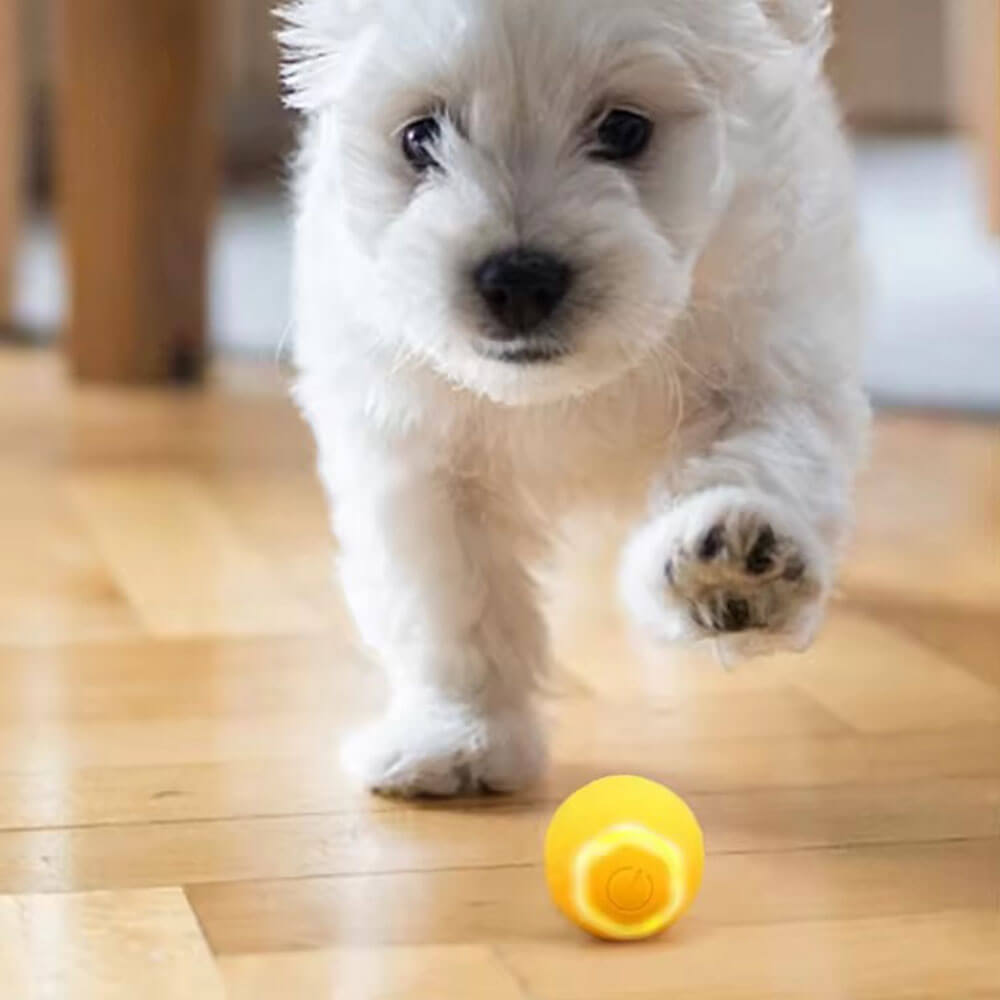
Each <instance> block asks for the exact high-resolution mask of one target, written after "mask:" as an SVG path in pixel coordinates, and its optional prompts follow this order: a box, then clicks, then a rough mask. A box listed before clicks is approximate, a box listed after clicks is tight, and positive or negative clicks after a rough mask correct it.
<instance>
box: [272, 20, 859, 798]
mask: <svg viewBox="0 0 1000 1000" xmlns="http://www.w3.org/2000/svg"><path fill="white" fill-rule="evenodd" d="M825 7H826V5H825V4H823V3H821V2H820V0H719V2H712V3H709V2H706V0H419V2H416V0H299V2H297V3H294V4H292V5H291V6H290V7H287V8H286V9H285V11H284V17H285V19H286V22H287V30H286V32H285V42H286V45H287V47H288V50H289V64H288V67H287V81H288V85H289V93H290V95H291V96H290V99H291V101H292V103H293V104H295V105H296V106H297V107H299V108H300V109H302V110H303V111H304V112H305V113H306V116H307V127H306V128H305V130H304V136H303V146H302V152H301V155H300V158H299V160H298V163H297V208H298V216H297V249H296V260H295V278H296V306H295V309H296V316H295V327H296V339H297V364H298V366H299V370H300V373H301V378H300V381H299V383H298V398H299V400H300V402H301V405H302V408H303V409H304V411H305V413H306V415H307V417H308V419H309V421H310V422H311V424H312V426H313V428H314V430H315V433H316V437H317V439H318V442H319V450H320V468H321V471H322V476H323V480H324V482H325V485H326V487H327V488H328V490H329V493H330V497H331V500H332V505H333V513H334V523H335V528H336V532H337V534H338V537H339V540H340V543H341V560H340V565H341V570H342V574H343V582H344V587H345V590H346V594H347V598H348V600H349V603H350V607H351V609H352V611H353V614H354V617H355V618H356V620H357V624H358V627H359V629H360V632H361V635H362V637H363V639H364V640H365V642H366V643H367V645H368V646H369V647H370V648H371V649H372V650H373V652H374V654H375V655H376V656H377V658H378V659H379V661H380V662H381V663H382V664H383V666H384V668H385V670H386V671H387V673H388V676H389V679H390V682H391V690H392V697H391V703H390V705H389V708H388V710H387V713H386V715H385V717H384V719H383V720H382V721H381V722H379V723H378V724H377V725H376V726H375V727H374V728H372V729H370V730H368V731H366V732H364V733H363V734H362V735H360V736H358V737H355V738H354V739H353V740H351V741H349V743H348V746H347V751H346V754H345V760H346V761H347V763H348V765H349V766H350V767H351V768H352V769H353V770H355V771H356V772H358V773H359V774H360V775H361V776H362V777H363V779H364V780H365V781H366V782H367V783H368V784H369V786H370V787H372V788H374V789H377V790H380V791H383V792H387V793H391V794H401V795H418V794H430V795H452V794H458V793H464V792H469V791H476V790H485V789H491V790H502V791H507V790H512V789H516V788H518V787H521V786H522V785H524V784H525V783H526V782H529V781H531V780H532V779H534V778H535V777H536V776H537V775H538V773H539V771H540V769H541V767H542V764H543V760H544V741H543V737H542V735H541V733H540V731H539V725H538V721H537V717H536V709H535V705H534V702H535V698H536V692H537V690H538V686H539V685H538V681H539V679H540V677H541V676H542V674H543V673H544V671H545V669H546V657H547V649H546V634H545V626H544V623H543V620H542V617H541V614H540V612H539V609H538V604H537V601H536V594H535V592H534V585H533V579H532V576H531V567H532V565H533V563H534V561H535V560H537V559H538V558H539V557H540V556H542V555H543V554H544V551H545V546H546V540H547V539H549V538H551V537H552V536H553V534H554V529H555V526H556V524H557V522H558V519H559V518H560V517H561V516H563V515H564V514H565V513H566V512H567V511H569V510H570V509H571V508H573V507H574V506H579V505H580V504H582V503H585V504H588V505H593V504H614V505H616V506H617V507H619V508H621V509H624V510H626V511H630V510H631V511H634V516H635V519H636V528H635V532H634V535H633V537H632V540H631V542H630V543H629V544H628V546H627V548H626V551H625V553H624V558H623V561H622V568H621V593H622V595H623V598H624V600H625V602H626V604H627V605H628V607H629V608H630V610H631V611H632V612H633V613H634V615H635V617H636V618H637V620H638V621H639V622H640V623H642V624H644V625H645V626H647V627H648V628H650V629H651V630H652V631H653V632H654V633H656V634H658V635H659V636H661V637H663V638H665V639H668V640H693V639H699V638H711V639H714V640H715V641H716V643H717V645H718V646H719V647H720V648H721V651H722V653H723V655H724V656H727V657H738V656H743V655H747V654H751V653H757V652H766V651H769V650H773V649H776V648H781V647H794V648H802V647H804V646H805V645H807V644H808V643H809V642H810V641H811V639H812V638H813V636H814V635H815V633H816V630H817V628H818V625H819V623H820V620H821V617H822V614H823V607H824V603H825V601H826V599H827V596H828V594H829V592H830V588H831V583H832V580H833V576H834V571H835V564H836V561H837V554H838V548H839V546H840V543H841V542H842V540H843V537H844V534H845V530H846V528H847V525H848V521H849V516H850V490H851V484H852V478H853V474H854V470H855V466H856V464H857V462H858V459H859V456H860V453H861V452H862V449H863V441H864V436H865V429H866V426H867V420H868V409H867V406H866V403H865V400H864V397H863V394H862V392H861V390H860V387H859V378H858V353H859V352H858V340H859V337H858V329H859V310H858V298H859V296H858V286H859V281H858V266H857V259H856V248H855V230H854V220H853V213H852V191H851V181H850V169H849V163H848V154H847V151H846V147H845V143H844V140H843V137H842V134H841V130H840V127H839V122H838V116H837V112H836V110H835V107H834V102H833V100H832V99H831V96H830V92H829V89H828V87H827V85H826V83H825V82H824V81H823V79H822V75H821V62H822V57H823V54H824V50H825V41H826V19H827V11H826V9H825Z"/></svg>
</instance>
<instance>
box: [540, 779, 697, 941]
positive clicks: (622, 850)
mask: <svg viewBox="0 0 1000 1000" xmlns="http://www.w3.org/2000/svg"><path fill="white" fill-rule="evenodd" d="M704 868H705V842H704V838H703V836H702V832H701V827H700V826H699V825H698V821H697V819H695V816H694V813H693V812H691V810H690V809H689V808H688V806H687V804H686V803H685V802H684V800H683V799H681V798H680V797H679V796H677V795H675V794H674V793H673V792H671V791H670V790H669V789H667V788H664V787H663V785H658V784H657V783H656V782H655V781H647V780H646V779H645V778H635V777H629V776H619V777H613V778H602V779H601V780H600V781H595V782H593V783H592V784H590V785H587V786H585V787H584V788H581V789H580V790H579V791H578V792H575V793H574V794H573V795H571V796H570V797H569V798H568V799H567V800H566V801H565V802H564V803H563V804H562V805H561V806H560V807H559V809H558V810H557V811H556V814H555V816H553V817H552V822H551V823H550V824H549V830H548V833H547V834H546V837H545V875H546V878H547V880H548V884H549V891H550V892H551V893H552V899H553V900H554V901H555V904H556V906H558V907H559V909H560V910H562V912H563V913H565V914H566V916H567V917H569V919H570V920H572V921H573V923H575V924H578V925H579V926H580V927H582V928H583V929H584V930H586V931H589V932H590V933H591V934H594V935H596V936H597V937H601V938H606V939H608V940H611V941H638V940H640V939H642V938H648V937H652V936H653V935H655V934H659V933H661V932H662V931H664V930H666V929H667V928H668V927H669V926H670V925H671V924H673V923H676V922H677V920H679V919H680V918H681V917H682V916H683V915H684V913H685V912H686V911H687V909H688V907H690V905H691V904H692V903H693V902H694V899H695V896H697V895H698V890H699V889H700V888H701V879H702V873H703V871H704Z"/></svg>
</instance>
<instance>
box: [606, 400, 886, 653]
mask: <svg viewBox="0 0 1000 1000" xmlns="http://www.w3.org/2000/svg"><path fill="white" fill-rule="evenodd" d="M866 427H867V405H866V403H865V402H864V400H863V399H862V398H861V395H860V393H855V392H853V391H847V392H845V394H844V399H843V402H842V405H841V406H839V407H832V408H830V409H828V410H827V411H826V412H825V413H821V412H818V411H817V410H816V409H813V408H811V407H809V406H807V405H803V404H797V405H786V406H781V407H776V408H773V409H772V410H770V411H769V412H766V413H764V414H762V415H760V416H759V417H758V419H756V420H754V421H748V422H747V423H746V424H744V425H742V426H739V427H737V428H735V429H734V430H732V431H731V432H730V433H729V434H727V435H726V436H725V437H723V438H722V439H721V440H719V441H717V442H715V443H714V444H713V445H712V446H711V447H709V448H707V449H705V450H704V451H702V452H701V453H698V454H693V455H689V456H687V457H686V458H684V459H681V461H680V462H679V463H678V464H677V466H676V467H675V468H674V469H673V470H672V471H671V472H670V474H668V475H667V476H666V477H665V484H664V487H665V488H664V492H665V494H666V496H665V497H661V498H660V501H659V502H658V503H657V505H656V506H657V512H656V513H655V514H654V515H653V516H652V517H651V518H650V519H649V520H648V521H647V522H646V523H645V524H643V525H642V526H641V527H640V529H639V530H638V531H637V532H636V533H635V535H634V536H633V538H632V540H631V541H630V543H629V545H628V546H627V548H626V551H625V556H624V560H623V563H622V575H621V590H622V593H623V596H624V598H625V601H626V603H627V604H628V605H629V607H630V610H631V611H632V613H633V615H634V616H635V617H636V619H637V620H638V621H639V622H640V623H641V624H643V625H644V626H646V627H647V628H648V629H650V630H651V631H652V632H654V633H655V634H657V635H658V636H659V637H661V638H664V639H667V640H672V641H684V640H691V639H700V638H712V639H715V640H716V641H717V648H718V650H719V652H720V654H721V656H722V658H723V659H724V660H727V661H728V660H732V659H739V658H742V657H745V656H748V655H755V654H759V653H768V652H773V651H775V650H777V649H781V648H794V649H802V648H805V647H806V646H808V645H809V644H810V643H811V642H812V640H813V638H814V637H815V635H816V632H817V631H818V628H819V626H820V624H821V622H822V617H823V612H824V609H825V605H826V601H827V598H828V596H829V593H830V590H831V587H832V584H833V577H834V573H835V569H836V563H837V556H838V550H839V546H840V544H841V542H842V540H843V538H844V536H845V534H846V531H847V528H848V526H849V521H850V512H851V504H850V492H851V485H852V482H853V474H854V470H855V466H856V463H857V460H858V457H859V455H860V453H861V451H862V442H863V440H864V436H865V430H866Z"/></svg>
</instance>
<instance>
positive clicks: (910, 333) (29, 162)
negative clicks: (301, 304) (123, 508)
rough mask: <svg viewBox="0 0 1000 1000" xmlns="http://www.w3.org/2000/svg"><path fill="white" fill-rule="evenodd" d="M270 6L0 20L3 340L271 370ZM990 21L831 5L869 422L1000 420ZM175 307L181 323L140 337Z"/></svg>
mask: <svg viewBox="0 0 1000 1000" xmlns="http://www.w3.org/2000/svg"><path fill="white" fill-rule="evenodd" d="M272 5H273V4H272V2H271V0H213V2H206V0H177V2H176V3H174V4H172V5H163V4H149V5H146V4H128V3H125V4H123V3H122V2H121V0H64V2H63V3H62V4H60V3H59V2H57V0H0V11H2V12H3V13H0V22H2V23H3V27H2V29H0V36H2V38H3V41H0V46H3V48H4V49H6V52H4V53H0V55H2V56H3V58H0V81H3V83H2V85H0V89H2V90H5V91H6V97H3V98H0V126H2V128H0V178H5V179H6V180H5V181H4V183H2V184H0V188H3V190H4V192H5V194H4V195H3V196H2V197H0V200H3V201H4V202H5V203H6V204H5V205H4V206H2V207H0V317H2V318H3V319H6V320H7V323H6V324H5V326H4V332H5V335H6V336H7V337H13V338H17V339H20V340H28V341H33V342H39V343H47V342H52V341H56V340H58V339H59V338H60V337H61V336H62V335H63V333H64V332H65V331H67V329H68V330H69V333H68V334H67V338H66V339H67V341H68V344H69V348H70V353H71V357H75V358H76V364H75V367H76V369H77V371H78V374H81V375H83V376H85V377H91V378H98V379H112V380H114V379H122V380H133V379H148V378H157V377H162V376H164V375H169V374H173V375H182V376H184V375H190V374H193V373H195V372H196V371H197V370H198V367H199V364H200V361H201V358H202V355H203V344H204V343H205V341H207V342H208V344H209V345H210V348H211V352H212V353H215V354H219V353H223V352H236V353H238V354H240V355H253V356H260V357H264V358H273V357H274V356H275V354H276V352H277V351H278V348H279V345H280V344H281V342H282V339H283V336H284V334H285V332H286V329H287V317H288V297H289V281H288V270H289V268H288V245H289V233H288V219H287V211H286V205H285V197H284V191H283V184H284V179H285V168H284V163H285V159H286V156H287V153H288V151H289V148H290V144H291V141H292V137H293V131H294V122H293V120H292V119H291V116H290V115H289V114H287V113H286V112H285V111H283V109H282V107H281V103H280V99H279V88H278V83H277V79H278V70H277V62H278V53H277V49H276V45H275V42H274V40H273V29H274V20H273V16H272V14H271V10H270V8H271V7H272ZM129 7H132V8H136V10H134V11H132V12H130V13H128V14H127V15H126V14H123V13H122V11H123V10H127V9H128V8H129ZM163 7H166V8H169V9H168V10H166V11H160V12H157V11H156V10H155V8H163ZM60 8H62V15H61V22H60ZM144 8H148V9H146V10H144ZM998 19H1000V18H998V14H997V3H996V2H995V0H838V3H837V23H838V32H839V35H838V43H837V46H836V48H835V50H834V52H833V54H832V56H831V60H830V72H831V75H832V77H833V79H834V81H835V83H836V86H837V89H838V90H839V92H840V94H841V97H842V100H843V105H844V108H845V112H846V114H847V117H848V120H849V122H850V124H851V127H852V129H853V130H854V132H855V134H856V137H857V142H856V147H857V161H858V169H859V179H860V192H861V204H862V214H863V224H864V233H865V241H866V245H867V249H868V254H869V257H870V260H871V263H872V271H873V289H872V312H871V322H872V330H871V338H870V341H869V345H870V346H869V351H868V378H869V382H870V385H871V388H872V391H873V392H874V394H875V396H876V398H877V399H879V400H880V401H882V402H886V403H902V404H908V405H917V406H940V407H946V408H959V409H976V410H996V409H997V408H1000V239H998V236H997V233H998V230H1000V138H998V133H1000V110H998V105H1000V97H998V94H1000V55H998V50H1000V26H998V23H997V22H998ZM157 74H159V78H157ZM95 76H96V77H97V80H96V82H95V79H94V78H95ZM151 76H152V77H153V78H154V79H153V81H152V82H150V77H151ZM4 78H6V79H5V80H4ZM81 81H83V82H81ZM133 92H134V93H133ZM133 98H134V99H133ZM171 109H172V110H171ZM192 119H196V120H197V125H196V126H192V125H191V121H192ZM60 122H62V123H63V124H62V125H60ZM105 129H107V130H108V134H107V135H106V136H105V139H104V140H103V141H96V142H95V138H96V137H97V135H98V131H99V130H105ZM157 129H159V132H156V131H155V130H157ZM112 133H114V134H112ZM95 145H96V146H101V147H103V148H102V150H101V151H98V152H95ZM102 157H104V158H105V159H106V162H104V163H103V164H102ZM171 157H174V159H175V160H176V162H175V163H173V165H172V166H171V165H169V164H167V165H164V164H160V163H159V161H160V160H162V159H166V160H167V161H169V160H170V158H171ZM157 185H160V188H159V189H157ZM136 187H139V188H141V189H142V190H140V191H138V192H135V191H132V190H131V189H132V188H136ZM60 194H61V195H62V197H59V195H60ZM123 202H127V204H125V205H123V204H122V203H123ZM60 206H62V207H61V208H60ZM151 215H152V216H156V215H159V216H160V218H159V219H157V218H150V216H151ZM165 215H166V216H171V217H167V218H163V216H165ZM205 227H207V234H208V241H207V251H205V252H206V253H207V259H206V260H205V261H204V262H203V261H202V257H201V253H202V243H203V242H204V240H203V239H202V236H203V231H204V228H205ZM991 233H992V235H991ZM164 255H168V256H169V257H170V258H176V260H174V259H168V260H164V259H163V258H164ZM95 256H96V257H97V258H98V259H95ZM137 257H139V258H144V259H145V260H142V259H140V260H137V259H136V258H137ZM119 258H121V259H119ZM202 264H204V270H205V271H206V272H207V274H208V281H207V284H206V285H205V286H204V288H203V289H202V288H200V287H199V284H198V282H199V276H198V274H197V273H195V272H196V269H198V268H200V267H202ZM165 270H166V271H168V272H170V273H169V274H168V275H167V276H166V277H165V276H164V273H163V272H164V271H165ZM129 285H132V286H136V287H138V288H140V289H141V291H134V290H133V291H127V286H129ZM70 287H74V288H76V295H77V297H76V298H75V299H73V298H72V297H71V295H70V292H69V289H70ZM129 295H133V296H137V297H138V299H139V300H140V301H138V302H136V301H133V302H132V303H131V305H129V304H128V303H126V304H125V305H122V306H121V310H123V311H119V312H115V311H114V308H113V307H109V306H108V303H107V299H108V297H109V296H118V297H125V298H127V297H128V296H129ZM158 299H160V300H163V301H158ZM102 300H103V301H102ZM71 302H73V303H74V306H75V308H74V306H71ZM5 303H6V304H5ZM109 308H110V313H109ZM172 310H173V311H177V312H179V315H178V316H174V317H173V318H172V319H171V322H172V323H173V327H171V328H170V329H166V328H163V329H159V330H158V331H157V330H155V329H154V330H152V332H151V328H155V327H156V325H157V323H158V322H160V320H161V319H162V316H163V313H164V312H165V311H166V312H170V311H172ZM201 313H205V314H206V315H207V331H206V332H204V333H203V332H202V330H201V329H200V328H199V324H200V315H201ZM71 316H72V323H71V324H69V326H68V322H69V320H70V317H71ZM150 316H152V319H150ZM130 325H132V326H135V327H136V328H138V327H143V328H145V332H144V333H143V334H142V336H145V337H147V338H151V339H153V340H156V339H157V338H160V339H161V340H162V341H164V342H169V344H167V346H163V344H161V345H160V346H161V349H160V351H159V354H158V355H157V356H156V357H150V356H149V355H148V352H147V356H146V357H144V358H143V357H140V356H137V353H136V352H137V350H138V353H139V355H141V354H142V350H141V349H136V348H135V347H132V348H129V347H128V346H127V345H125V346H124V347H122V348H121V350H123V351H124V353H125V355H126V356H125V357H121V356H119V357H118V358H117V359H116V358H114V357H113V356H112V355H113V354H114V351H115V349H114V348H113V346H112V347H109V346H107V345H106V341H107V339H108V338H109V337H110V338H111V339H112V340H114V339H115V337H116V336H118V337H119V338H120V340H121V341H122V342H123V343H124V341H125V339H126V338H128V337H129V336H133V334H130V333H129V332H128V328H129V327H130ZM168 325H169V324H168ZM109 326H114V327H115V328H116V330H117V331H118V333H117V334H115V333H112V334H108V333H107V330H106V328H107V327H109ZM134 336H135V337H139V336H140V334H139V333H138V332H137V331H136V332H134ZM178 340H179V341H180V343H181V346H180V347H178V346H177V341H178ZM95 341H99V342H100V344H101V345H104V346H102V347H100V349H98V348H97V347H95V346H94V345H95ZM74 342H77V343H79V344H80V345H81V347H80V349H79V350H77V351H74V349H73V344H74ZM129 351H131V355H130V356H129ZM154 353H155V352H154ZM95 354H96V358H95ZM119 354H121V351H119ZM101 358H104V360H103V361H102V360H101Z"/></svg>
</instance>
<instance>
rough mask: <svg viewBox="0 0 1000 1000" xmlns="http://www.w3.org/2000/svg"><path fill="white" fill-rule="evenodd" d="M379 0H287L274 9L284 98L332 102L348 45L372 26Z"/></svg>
mask: <svg viewBox="0 0 1000 1000" xmlns="http://www.w3.org/2000/svg"><path fill="white" fill-rule="evenodd" d="M378 2H379V0H287V2H285V3H283V4H282V5H281V6H279V7H278V8H277V9H276V10H275V15H276V16H277V18H278V20H279V22H280V25H281V26H280V28H279V30H278V41H279V42H280V43H281V48H282V53H283V59H282V71H281V77H282V81H283V82H284V85H285V103H286V104H287V105H288V106H289V107H291V108H297V109H298V110H300V111H305V112H310V111H317V110H319V109H320V108H322V107H324V106H325V105H327V104H329V103H331V101H332V100H333V99H334V97H335V94H336V83H337V79H338V77H339V75H340V71H341V69H342V65H343V63H344V61H345V60H346V58H347V55H346V53H347V50H348V49H349V47H350V45H351V43H352V41H354V40H355V39H356V38H357V37H358V36H359V35H360V34H361V33H362V32H363V31H364V29H365V28H366V27H368V26H370V25H371V23H372V21H373V18H374V11H375V8H376V7H377V6H378Z"/></svg>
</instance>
